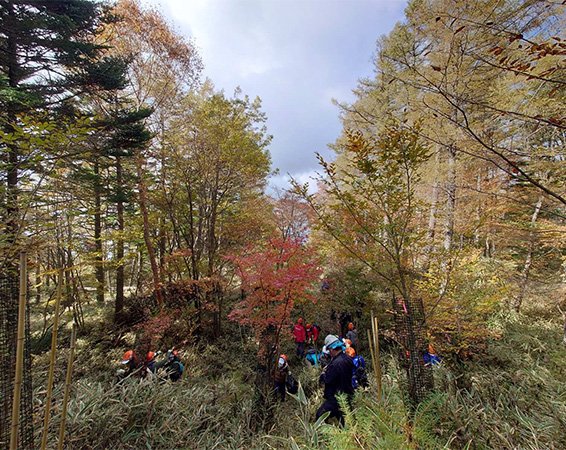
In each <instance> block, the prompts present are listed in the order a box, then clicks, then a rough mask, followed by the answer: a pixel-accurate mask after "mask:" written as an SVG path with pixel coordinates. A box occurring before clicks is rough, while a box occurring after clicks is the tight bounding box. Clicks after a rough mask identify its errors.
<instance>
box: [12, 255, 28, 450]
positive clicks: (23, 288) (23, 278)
mask: <svg viewBox="0 0 566 450" xmlns="http://www.w3.org/2000/svg"><path fill="white" fill-rule="evenodd" d="M27 287H28V285H27V255H26V253H25V252H21V253H20V298H19V305H18V338H17V341H16V371H15V379H14V396H13V398H12V431H11V433H10V450H16V449H17V448H18V429H19V426H20V399H21V392H22V375H23V369H24V338H25V317H26V298H27Z"/></svg>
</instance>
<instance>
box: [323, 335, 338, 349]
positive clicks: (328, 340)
mask: <svg viewBox="0 0 566 450" xmlns="http://www.w3.org/2000/svg"><path fill="white" fill-rule="evenodd" d="M338 344H340V345H342V341H341V340H340V339H338V336H336V335H334V334H329V335H328V336H326V337H325V338H324V346H325V347H326V348H327V349H331V348H334V347H336V346H337V345H338Z"/></svg>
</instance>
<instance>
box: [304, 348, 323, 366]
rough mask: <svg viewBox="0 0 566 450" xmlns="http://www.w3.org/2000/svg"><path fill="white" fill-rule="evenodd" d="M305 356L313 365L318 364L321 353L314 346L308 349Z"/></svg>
mask: <svg viewBox="0 0 566 450" xmlns="http://www.w3.org/2000/svg"><path fill="white" fill-rule="evenodd" d="M305 358H306V359H307V361H308V362H309V363H310V364H311V365H313V366H318V362H319V360H320V355H319V354H318V353H317V352H316V350H315V349H314V348H311V349H309V350H308V351H307V356H306V357H305Z"/></svg>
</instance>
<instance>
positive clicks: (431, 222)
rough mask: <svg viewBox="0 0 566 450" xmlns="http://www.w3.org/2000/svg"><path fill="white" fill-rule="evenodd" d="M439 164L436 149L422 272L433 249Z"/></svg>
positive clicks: (427, 267) (438, 154)
mask: <svg viewBox="0 0 566 450" xmlns="http://www.w3.org/2000/svg"><path fill="white" fill-rule="evenodd" d="M439 165H440V151H437V152H436V156H435V177H434V184H433V185H432V193H431V202H430V212H429V216H428V230H427V236H426V247H425V264H424V267H423V270H424V272H427V271H428V269H429V267H430V257H431V254H432V250H433V249H434V237H435V234H436V212H437V209H438V197H439V193H440V181H439V179H438V172H439V170H438V169H439Z"/></svg>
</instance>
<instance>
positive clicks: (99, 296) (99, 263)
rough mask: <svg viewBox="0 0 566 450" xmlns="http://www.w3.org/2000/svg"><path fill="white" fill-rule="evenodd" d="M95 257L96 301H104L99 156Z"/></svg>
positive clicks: (95, 209) (95, 171) (98, 166)
mask: <svg viewBox="0 0 566 450" xmlns="http://www.w3.org/2000/svg"><path fill="white" fill-rule="evenodd" d="M94 176H95V180H94V251H95V252H96V255H95V257H94V264H95V276H96V301H97V302H98V303H104V266H103V261H104V259H103V257H102V208H101V203H102V201H101V197H102V192H101V191H102V188H101V183H100V164H99V159H98V157H97V158H96V159H95V161H94Z"/></svg>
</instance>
